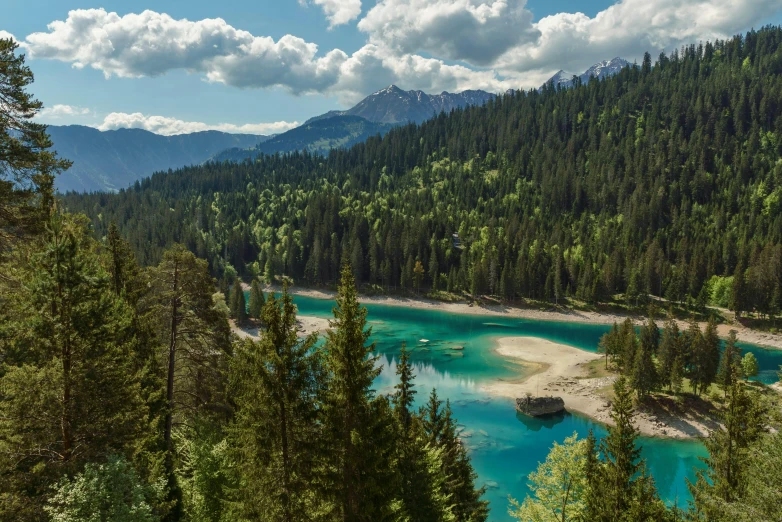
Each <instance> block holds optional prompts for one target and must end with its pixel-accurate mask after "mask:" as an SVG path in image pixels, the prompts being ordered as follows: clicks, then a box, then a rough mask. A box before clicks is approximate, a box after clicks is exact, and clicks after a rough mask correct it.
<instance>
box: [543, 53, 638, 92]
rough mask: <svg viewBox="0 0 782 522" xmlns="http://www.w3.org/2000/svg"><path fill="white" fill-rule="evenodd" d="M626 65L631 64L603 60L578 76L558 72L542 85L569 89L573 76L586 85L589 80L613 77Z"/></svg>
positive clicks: (620, 59)
mask: <svg viewBox="0 0 782 522" xmlns="http://www.w3.org/2000/svg"><path fill="white" fill-rule="evenodd" d="M628 65H632V64H631V63H630V62H628V61H627V60H624V59H622V58H614V59H613V60H603V61H602V62H600V63H596V64H595V65H593V66H592V67H590V68H589V69H587V70H586V71H584V73H583V74H580V75H573V74H569V73H566V72H565V71H559V72H557V74H555V75H554V76H552V77H551V78H549V79H548V80H547V81H546V83H545V84H544V85H548V84H550V83H553V84H554V85H561V86H562V87H571V86H572V85H573V76H578V77H579V79H580V80H581V83H588V82H589V80H590V79H591V78H596V79H602V78H606V77H608V76H613V75H615V74H617V73H618V72H619V71H621V70H622V69H624V68H625V67H627V66H628Z"/></svg>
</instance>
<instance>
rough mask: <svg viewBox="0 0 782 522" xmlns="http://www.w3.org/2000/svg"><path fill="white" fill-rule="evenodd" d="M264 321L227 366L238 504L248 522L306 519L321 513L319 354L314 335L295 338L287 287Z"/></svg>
mask: <svg viewBox="0 0 782 522" xmlns="http://www.w3.org/2000/svg"><path fill="white" fill-rule="evenodd" d="M261 320H262V321H263V323H264V324H265V325H266V331H265V332H264V334H263V336H262V337H261V340H260V342H253V341H252V340H244V341H242V342H241V343H239V344H238V346H237V348H236V356H235V358H234V361H233V363H232V367H231V388H232V390H233V391H234V394H233V397H234V402H235V403H236V418H235V420H234V423H233V425H232V428H231V439H230V440H231V446H232V451H233V453H234V459H233V460H234V462H236V468H237V470H238V472H239V474H240V477H241V480H240V487H239V488H238V489H237V491H236V497H237V498H236V501H237V502H238V503H239V504H240V507H239V511H240V513H241V515H242V517H244V518H246V519H251V520H252V519H260V518H263V519H264V520H270V521H274V520H280V521H290V520H306V519H307V518H308V517H310V516H315V515H316V514H317V513H319V512H321V511H322V510H323V493H324V492H323V490H322V489H321V488H322V471H321V464H320V460H319V459H322V458H323V455H322V452H323V448H324V446H323V445H322V441H323V436H324V433H323V432H322V428H321V425H320V423H321V410H320V405H319V402H318V401H319V399H320V398H321V397H322V394H323V390H322V386H323V370H322V354H321V352H320V351H319V350H315V349H313V347H314V346H315V343H316V341H317V337H316V335H314V334H313V335H310V336H309V337H307V338H305V339H301V340H300V339H298V338H297V335H296V310H295V307H294V305H293V300H292V299H291V296H290V294H288V291H287V287H285V288H284V289H283V293H282V296H281V297H280V298H279V299H278V298H277V297H276V296H275V295H274V294H271V295H270V296H269V298H268V300H267V301H266V303H265V304H264V306H263V309H262V312H261Z"/></svg>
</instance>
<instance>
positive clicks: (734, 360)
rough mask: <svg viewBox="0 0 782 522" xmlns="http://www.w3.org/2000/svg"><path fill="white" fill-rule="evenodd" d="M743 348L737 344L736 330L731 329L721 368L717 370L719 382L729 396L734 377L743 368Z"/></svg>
mask: <svg viewBox="0 0 782 522" xmlns="http://www.w3.org/2000/svg"><path fill="white" fill-rule="evenodd" d="M740 365H741V348H739V347H738V346H736V330H731V331H730V335H729V336H728V340H727V342H726V343H725V350H723V352H722V357H721V358H720V368H719V371H718V372H717V384H719V385H720V387H721V388H722V389H723V390H724V391H725V396H726V397H727V396H728V389H729V388H730V387H731V386H732V385H733V378H734V377H735V376H736V375H738V371H739V370H740V368H741V366H740Z"/></svg>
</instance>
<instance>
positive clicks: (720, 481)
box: [689, 374, 766, 520]
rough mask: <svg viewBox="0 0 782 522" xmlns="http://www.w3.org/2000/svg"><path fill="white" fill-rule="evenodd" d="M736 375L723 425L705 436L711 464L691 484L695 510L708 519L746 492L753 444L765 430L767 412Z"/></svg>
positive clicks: (699, 472) (723, 413)
mask: <svg viewBox="0 0 782 522" xmlns="http://www.w3.org/2000/svg"><path fill="white" fill-rule="evenodd" d="M736 377H737V375H736V374H734V375H733V384H732V385H731V387H730V388H729V392H728V395H729V400H728V404H727V408H726V409H725V410H724V411H723V412H722V419H721V420H722V426H723V427H721V428H718V429H715V430H714V431H712V432H711V434H710V435H709V437H708V438H707V439H706V441H705V444H706V448H707V449H708V450H709V456H708V457H707V458H705V459H703V460H704V462H705V463H706V464H707V465H708V468H707V469H706V470H705V471H704V470H700V471H698V474H697V480H696V482H695V484H691V483H690V484H689V488H690V492H691V493H692V496H693V499H694V503H695V506H694V508H695V512H696V514H697V515H698V516H699V517H704V518H705V519H706V520H711V519H718V518H719V515H720V512H721V510H722V509H723V507H722V506H723V503H727V502H732V501H734V500H736V499H738V498H740V497H741V496H743V495H744V494H745V493H746V485H747V481H746V473H747V463H748V459H749V451H750V447H751V446H752V444H753V443H755V442H756V441H757V440H758V439H759V437H760V436H761V434H762V433H763V431H764V430H765V424H766V415H765V412H764V409H763V408H762V406H761V404H760V403H759V402H758V400H757V398H755V397H753V396H752V395H751V394H750V393H749V392H748V391H747V390H746V386H745V385H744V383H742V382H741V381H739V380H738V379H737V378H736Z"/></svg>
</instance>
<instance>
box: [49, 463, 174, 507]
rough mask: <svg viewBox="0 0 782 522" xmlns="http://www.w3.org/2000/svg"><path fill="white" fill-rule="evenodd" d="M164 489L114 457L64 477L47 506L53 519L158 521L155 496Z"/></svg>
mask: <svg viewBox="0 0 782 522" xmlns="http://www.w3.org/2000/svg"><path fill="white" fill-rule="evenodd" d="M159 494H160V491H159V490H156V489H155V488H152V487H150V486H148V485H145V484H144V483H143V482H142V481H141V480H140V479H139V477H138V475H137V474H136V471H135V470H134V469H133V467H132V466H131V465H130V463H129V462H128V461H127V460H125V459H124V458H122V457H117V456H110V457H109V458H108V461H107V462H106V463H105V464H87V466H85V468H84V471H82V472H80V473H79V474H77V475H76V476H75V477H74V478H73V479H68V478H64V479H63V480H61V481H60V482H59V483H58V484H57V487H56V491H55V493H54V494H53V495H52V496H51V498H50V499H49V503H48V505H47V506H46V507H45V508H44V509H45V511H46V513H47V514H48V515H49V517H51V518H50V520H51V521H52V522H104V521H108V520H110V521H111V522H154V521H156V520H159V518H158V517H156V516H155V514H154V512H153V510H152V499H154V498H155V496H157V495H159Z"/></svg>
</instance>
